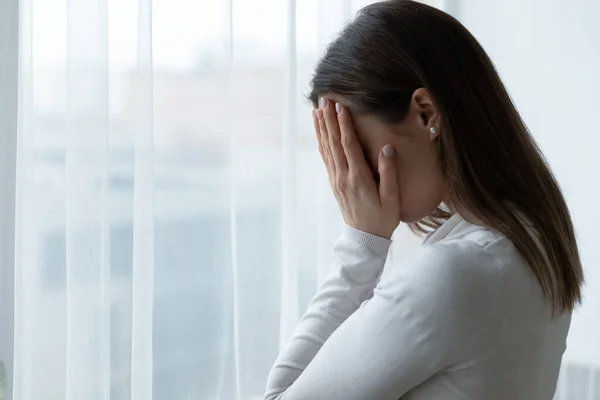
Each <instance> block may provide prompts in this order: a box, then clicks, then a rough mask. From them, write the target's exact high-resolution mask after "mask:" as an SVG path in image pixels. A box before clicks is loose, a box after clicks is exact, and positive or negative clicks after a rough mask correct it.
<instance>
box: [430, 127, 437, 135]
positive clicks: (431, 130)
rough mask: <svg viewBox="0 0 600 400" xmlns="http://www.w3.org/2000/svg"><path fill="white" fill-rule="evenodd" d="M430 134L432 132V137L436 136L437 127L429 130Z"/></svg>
mask: <svg viewBox="0 0 600 400" xmlns="http://www.w3.org/2000/svg"><path fill="white" fill-rule="evenodd" d="M429 132H431V134H432V135H435V133H436V132H437V131H436V129H435V127H433V126H432V127H431V128H429Z"/></svg>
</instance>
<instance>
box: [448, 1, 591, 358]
mask: <svg viewBox="0 0 600 400" xmlns="http://www.w3.org/2000/svg"><path fill="white" fill-rule="evenodd" d="M446 6H447V9H448V11H449V12H450V13H451V14H453V15H454V16H455V17H457V18H458V19H459V20H460V21H461V22H462V23H463V24H465V25H466V27H467V28H468V29H470V30H471V32H472V33H473V34H474V35H475V36H476V37H477V39H478V40H479V41H480V42H481V44H482V45H483V47H484V48H485V49H486V51H487V52H488V54H489V55H490V57H491V58H492V60H493V61H494V62H495V64H496V66H497V68H498V70H499V72H500V75H501V77H502V78H503V80H504V83H505V84H506V86H507V87H508V90H509V91H510V93H511V95H512V97H513V99H514V101H515V102H516V104H517V107H518V108H519V110H520V112H521V114H522V116H523V118H524V119H525V121H526V123H527V124H528V126H529V128H530V129H531V131H532V133H533V135H534V136H535V138H536V139H537V141H538V143H539V144H540V146H541V147H542V150H543V151H544V153H545V155H546V157H547V158H548V161H549V162H550V165H551V166H552V168H553V170H554V172H555V174H556V176H557V178H558V180H559V182H560V183H561V185H562V188H563V190H564V193H565V195H566V198H567V202H568V204H569V206H570V209H571V213H572V215H573V218H574V221H575V228H576V229H577V233H578V239H579V247H580V251H581V255H582V258H583V265H584V268H585V270H586V273H587V277H586V278H587V285H586V288H585V300H584V304H583V306H582V307H581V308H580V309H579V310H578V311H577V313H576V314H575V315H574V317H573V322H572V325H571V332H570V335H569V342H568V350H567V354H566V355H565V359H566V360H567V361H573V362H583V363H591V364H595V365H600V238H599V233H598V231H597V228H596V227H597V226H599V225H600V204H599V201H598V200H599V197H600V177H599V175H600V121H599V119H600V118H599V117H600V25H598V23H597V21H598V18H600V1H598V0H569V1H568V2H567V1H565V0H447V1H446Z"/></svg>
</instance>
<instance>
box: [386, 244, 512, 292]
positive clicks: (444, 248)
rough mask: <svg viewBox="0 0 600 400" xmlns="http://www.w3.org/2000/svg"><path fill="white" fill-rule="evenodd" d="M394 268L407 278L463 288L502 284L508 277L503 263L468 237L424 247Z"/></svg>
mask: <svg viewBox="0 0 600 400" xmlns="http://www.w3.org/2000/svg"><path fill="white" fill-rule="evenodd" d="M498 240H502V239H498ZM489 243H490V245H491V244H492V243H494V241H489ZM394 268H395V269H398V270H399V271H398V273H399V274H400V275H403V276H404V277H406V278H411V279H415V280H417V281H419V280H426V281H428V282H429V283H430V285H433V286H437V285H440V286H444V287H448V286H450V287H457V288H462V289H469V288H471V287H472V288H473V289H475V288H476V287H480V286H481V285H484V286H488V285H502V279H503V274H504V268H503V264H502V262H501V260H500V259H499V258H498V257H496V256H495V255H494V254H493V252H492V251H490V249H489V248H488V247H487V245H486V244H482V243H480V242H477V241H473V240H469V239H468V238H458V239H450V240H445V241H441V242H438V243H435V244H424V245H422V246H420V247H419V248H418V249H417V250H416V251H414V252H413V253H412V254H410V255H408V256H407V257H406V258H405V259H404V260H403V261H402V262H401V263H399V265H396V266H394Z"/></svg>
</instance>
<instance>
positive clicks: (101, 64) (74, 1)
mask: <svg viewBox="0 0 600 400" xmlns="http://www.w3.org/2000/svg"><path fill="white" fill-rule="evenodd" d="M4 1H6V0H4ZM8 1H9V2H10V3H12V4H13V6H14V7H17V6H18V10H19V13H18V15H19V17H18V29H19V34H18V54H19V56H18V57H19V59H18V62H19V65H18V118H17V120H18V130H17V139H18V148H17V160H16V185H15V187H14V190H15V193H14V195H15V198H16V207H15V210H14V215H15V223H14V227H13V228H14V238H15V240H14V242H15V243H14V245H15V254H14V266H15V269H14V274H15V276H14V304H13V307H14V341H13V347H12V348H13V356H14V357H13V360H12V362H11V363H12V364H13V368H12V374H9V375H10V377H11V379H10V382H9V385H8V386H10V385H12V394H13V398H14V399H15V400H16V399H18V400H46V399H47V400H63V399H68V400H80V399H114V400H117V399H136V400H151V399H165V400H172V399H176V400H177V399H202V400H204V399H216V400H226V399H254V398H259V397H260V396H261V394H262V391H263V388H264V384H265V380H266V375H267V373H268V370H269V367H270V365H271V363H272V362H273V360H274V358H275V357H276V355H277V352H278V351H279V346H280V344H281V343H284V342H285V341H286V340H287V338H288V337H289V335H290V334H291V332H292V330H293V328H294V326H295V324H296V323H297V320H298V318H299V315H300V314H301V313H302V311H303V310H304V309H305V307H306V304H307V302H308V301H309V299H310V297H311V296H312V295H313V293H314V291H315V289H316V287H317V284H318V282H319V280H320V279H321V278H322V277H323V274H324V271H325V270H326V269H327V267H328V265H329V261H330V260H329V258H330V251H331V246H332V244H333V241H334V240H335V239H336V237H337V235H338V233H339V231H340V227H341V220H340V217H339V212H338V211H337V207H336V205H335V202H334V200H333V198H332V196H331V195H330V190H329V188H328V186H327V182H326V179H325V174H324V170H323V168H322V166H321V162H320V160H319V158H318V152H317V151H316V147H315V141H314V136H313V134H314V133H313V132H312V125H311V123H312V121H311V118H310V105H309V104H308V103H307V101H306V100H305V98H304V95H305V94H306V93H307V90H308V81H309V79H310V75H311V73H312V70H313V67H314V64H315V62H316V60H317V59H318V57H319V56H320V55H321V53H322V51H323V49H324V46H325V44H326V43H328V42H329V41H330V39H331V38H332V37H333V35H334V34H335V32H336V31H337V30H338V29H339V28H340V27H341V26H342V24H343V22H344V21H345V20H346V19H347V18H348V17H349V16H350V15H351V13H353V12H355V11H357V10H358V9H359V8H360V7H362V6H363V5H365V4H366V3H367V2H362V3H359V2H357V1H354V2H352V1H349V0H301V1H294V0H254V1H243V0H239V1H238V0H203V1H198V0H154V1H153V0H19V1H17V0H8ZM14 15H17V14H16V13H15V14H14ZM15 26H16V25H15ZM407 243H408V241H407ZM9 364H10V363H9ZM9 369H10V365H9ZM9 395H10V393H7V396H9ZM7 398H8V397H7Z"/></svg>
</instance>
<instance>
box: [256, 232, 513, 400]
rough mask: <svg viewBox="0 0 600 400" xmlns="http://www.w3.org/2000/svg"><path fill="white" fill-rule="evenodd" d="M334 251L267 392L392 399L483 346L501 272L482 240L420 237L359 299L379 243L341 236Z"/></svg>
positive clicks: (293, 397)
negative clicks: (430, 241)
mask: <svg viewBox="0 0 600 400" xmlns="http://www.w3.org/2000/svg"><path fill="white" fill-rule="evenodd" d="M336 251H337V256H338V257H337V258H338V261H337V264H336V265H334V268H335V270H334V271H333V273H332V275H331V276H330V277H329V279H328V280H327V282H326V283H325V284H324V285H323V286H322V287H321V289H320V291H319V292H318V294H317V296H316V297H315V299H314V300H313V302H312V303H311V305H310V306H309V310H308V312H307V313H306V315H305V316H304V317H303V318H302V321H301V322H300V325H299V327H298V329H297V331H296V332H295V334H294V337H293V339H292V340H291V341H290V343H289V345H288V347H287V348H286V349H285V350H284V351H283V352H282V354H281V355H280V357H279V359H278V361H277V362H276V364H275V366H274V367H273V369H272V371H271V375H270V378H269V381H268V385H267V393H266V396H265V398H266V399H267V400H303V399H314V400H319V399H345V400H364V399H378V400H397V399H398V398H400V397H401V396H403V395H404V394H406V393H407V392H408V391H409V390H411V389H412V388H414V387H416V386H418V385H419V384H420V383H422V382H424V381H425V380H427V379H428V378H430V377H431V376H433V375H434V374H436V373H437V372H439V371H442V370H444V369H446V368H450V367H460V366H461V365H462V363H465V364H466V363H472V362H478V361H483V360H484V359H485V358H486V357H487V356H488V355H489V354H490V353H491V352H492V351H493V348H494V346H495V345H496V343H497V340H498V332H499V331H501V329H500V324H501V321H502V316H501V315H500V312H501V309H502V307H501V306H500V305H501V303H502V301H501V299H502V293H503V291H502V286H503V285H502V281H503V277H502V272H501V271H502V268H501V265H500V263H499V262H498V261H497V259H495V258H494V257H493V256H492V255H491V254H490V253H489V252H488V251H487V250H485V249H484V248H483V247H481V246H479V245H477V244H474V243H471V242H467V241H456V242H446V243H438V244H433V245H425V246H421V248H419V250H418V251H416V252H415V253H414V254H413V255H412V256H410V257H408V258H407V260H406V261H405V262H404V265H402V266H394V270H393V271H392V273H391V274H390V275H389V276H388V277H386V278H385V279H384V280H382V281H381V282H380V283H379V284H377V287H376V288H375V290H374V292H373V295H372V298H370V299H368V300H365V298H366V297H368V296H369V291H370V290H371V289H370V287H371V286H372V285H374V284H375V282H376V281H377V278H378V276H379V274H380V273H381V269H382V268H383V260H384V259H385V255H382V254H383V253H384V252H383V251H381V252H379V253H378V252H377V251H375V250H372V249H370V248H368V247H366V246H364V245H362V244H358V243H356V242H355V241H352V240H349V239H348V238H346V239H342V242H341V245H340V244H338V247H337V250H336ZM376 254H379V255H376ZM375 260H377V261H375ZM363 300H365V301H363ZM361 303H362V304H361Z"/></svg>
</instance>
